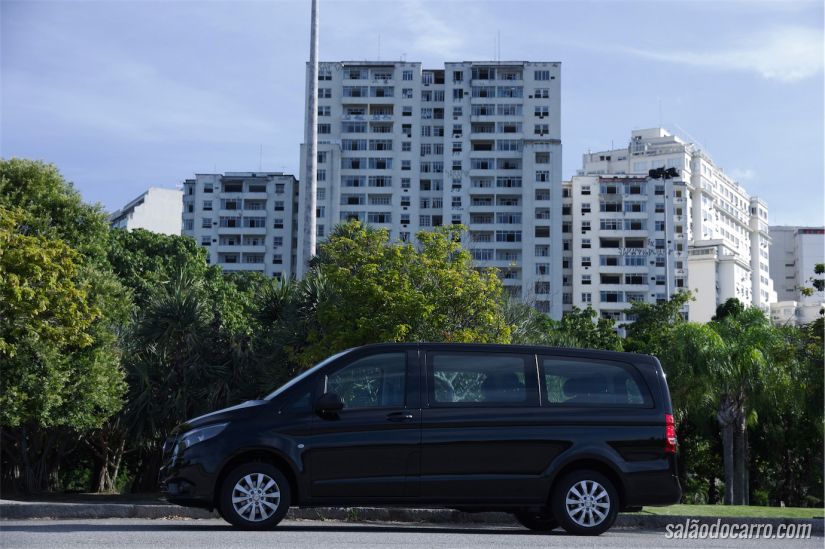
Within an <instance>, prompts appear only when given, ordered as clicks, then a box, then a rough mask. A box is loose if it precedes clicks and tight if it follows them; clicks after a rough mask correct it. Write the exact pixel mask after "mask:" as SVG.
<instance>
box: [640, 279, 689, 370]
mask: <svg viewBox="0 0 825 549" xmlns="http://www.w3.org/2000/svg"><path fill="white" fill-rule="evenodd" d="M692 299H693V298H692V296H691V294H690V292H679V293H677V294H675V295H673V296H672V297H671V298H670V299H669V300H667V301H664V302H661V303H644V302H641V301H636V302H634V303H633V305H631V307H630V311H629V313H628V314H629V316H632V317H633V318H635V319H636V320H635V321H634V322H633V324H631V325H630V326H628V327H627V338H626V341H625V345H624V347H625V350H627V351H633V352H637V353H646V354H651V355H656V356H660V355H662V354H664V352H665V350H666V345H667V341H668V337H669V335H670V332H671V330H673V328H674V327H675V326H678V325H679V324H681V323H682V322H684V321H685V319H684V317H683V316H682V309H683V308H684V306H685V305H687V303H688V302H689V301H691V300H692Z"/></svg>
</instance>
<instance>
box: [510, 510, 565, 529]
mask: <svg viewBox="0 0 825 549" xmlns="http://www.w3.org/2000/svg"><path fill="white" fill-rule="evenodd" d="M513 515H515V517H516V520H517V521H519V523H520V524H521V525H522V526H524V527H525V528H527V529H529V530H533V531H534V532H549V531H550V530H553V529H554V528H558V527H559V521H557V520H556V517H554V516H553V515H552V514H551V513H549V512H547V511H545V512H543V513H531V512H529V511H519V512H517V513H513Z"/></svg>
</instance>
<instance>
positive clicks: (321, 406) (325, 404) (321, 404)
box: [315, 393, 344, 414]
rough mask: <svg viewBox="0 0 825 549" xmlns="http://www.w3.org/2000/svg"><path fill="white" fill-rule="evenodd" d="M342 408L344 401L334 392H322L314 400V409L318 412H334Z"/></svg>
mask: <svg viewBox="0 0 825 549" xmlns="http://www.w3.org/2000/svg"><path fill="white" fill-rule="evenodd" d="M343 409H344V401H343V400H341V397H339V396H338V395H337V394H336V393H324V394H323V395H321V397H320V398H319V399H318V400H317V401H315V411H316V412H319V413H322V414H324V413H326V414H330V413H334V412H340V411H341V410H343Z"/></svg>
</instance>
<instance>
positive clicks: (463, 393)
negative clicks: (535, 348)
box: [427, 352, 537, 407]
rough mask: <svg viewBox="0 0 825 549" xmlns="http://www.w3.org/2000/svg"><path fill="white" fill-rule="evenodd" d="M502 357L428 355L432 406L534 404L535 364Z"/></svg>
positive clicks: (508, 356) (473, 354) (481, 354)
mask: <svg viewBox="0 0 825 549" xmlns="http://www.w3.org/2000/svg"><path fill="white" fill-rule="evenodd" d="M528 362H532V361H527V360H525V357H524V356H519V355H506V354H503V353H494V354H484V353H460V352H454V353H449V352H444V353H429V354H428V361H427V363H428V364H427V373H428V377H429V379H428V384H427V385H428V387H429V393H430V395H429V396H430V404H431V406H438V407H443V406H490V407H492V406H518V405H525V404H531V405H535V404H537V399H536V396H537V391H536V383H535V364H533V367H532V370H530V368H529V366H528Z"/></svg>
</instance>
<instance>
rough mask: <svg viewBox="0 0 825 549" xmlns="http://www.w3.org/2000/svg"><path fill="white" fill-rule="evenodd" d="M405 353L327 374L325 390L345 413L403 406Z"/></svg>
mask: <svg viewBox="0 0 825 549" xmlns="http://www.w3.org/2000/svg"><path fill="white" fill-rule="evenodd" d="M406 363H407V361H406V356H405V354H404V353H382V354H378V355H373V356H368V357H365V358H361V359H358V360H356V361H355V362H353V363H352V364H349V365H347V366H344V367H343V368H342V369H340V370H338V371H337V372H334V373H332V374H330V376H329V377H328V378H327V387H326V390H327V391H328V392H331V393H336V394H338V396H340V397H341V399H342V400H343V401H344V406H345V409H358V408H391V407H402V406H404V391H405V388H404V380H405V379H406V372H407V366H406Z"/></svg>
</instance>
